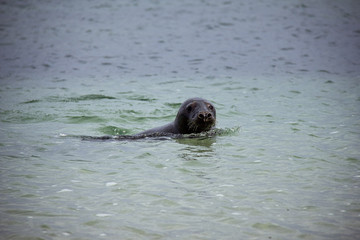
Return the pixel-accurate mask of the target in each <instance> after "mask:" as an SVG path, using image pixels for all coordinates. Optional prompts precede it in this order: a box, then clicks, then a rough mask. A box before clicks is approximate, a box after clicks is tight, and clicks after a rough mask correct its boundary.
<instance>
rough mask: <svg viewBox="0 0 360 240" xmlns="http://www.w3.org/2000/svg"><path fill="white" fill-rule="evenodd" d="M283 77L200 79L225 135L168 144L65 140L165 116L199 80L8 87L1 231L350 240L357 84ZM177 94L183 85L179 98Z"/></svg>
mask: <svg viewBox="0 0 360 240" xmlns="http://www.w3.org/2000/svg"><path fill="white" fill-rule="evenodd" d="M277 81H279V80H278V79H277V80H271V79H262V80H260V79H236V80H224V79H216V80H209V79H203V80H201V79H199V80H198V81H197V84H200V85H206V87H205V88H204V90H205V94H204V95H202V97H205V98H208V99H211V100H212V101H213V103H214V105H215V106H216V108H217V115H218V117H217V127H218V128H220V129H225V130H226V131H227V133H225V134H222V135H220V136H217V137H214V138H205V139H177V140H176V139H173V140H160V141H159V140H152V139H147V140H138V141H82V140H81V139H79V138H72V137H63V134H75V135H76V134H78V135H92V136H101V135H106V134H119V133H126V134H133V133H136V132H138V131H141V130H144V129H147V128H151V127H154V126H158V125H161V124H163V123H166V122H169V121H171V120H172V119H173V118H174V116H175V114H176V111H177V109H178V107H179V104H180V103H181V102H182V101H183V100H184V99H186V98H187V97H190V96H197V95H198V89H197V88H194V87H193V82H188V81H173V82H171V81H168V80H166V81H162V80H152V81H151V82H146V81H144V80H142V81H135V80H132V81H128V82H126V81H124V82H123V84H116V86H115V84H114V85H112V84H110V83H111V82H110V81H109V82H108V83H109V84H107V85H106V84H105V85H101V86H99V84H97V83H96V82H95V81H91V80H88V79H84V80H83V81H80V80H79V81H78V84H77V86H75V85H73V84H71V83H72V81H63V82H60V83H59V82H56V81H50V82H49V83H48V85H47V86H46V87H41V86H35V85H36V84H35V83H34V87H33V88H31V89H29V88H27V87H18V86H13V83H8V84H4V85H3V86H2V87H1V95H2V99H3V100H6V103H5V102H2V104H1V105H2V106H1V146H0V149H1V209H0V210H1V229H2V230H1V231H2V235H3V236H4V237H5V238H10V239H11V238H14V239H18V238H21V237H24V238H29V239H31V238H32V237H39V238H44V239H48V238H55V239H58V238H60V239H61V238H70V239H79V238H80V239H94V238H101V237H104V238H109V239H113V238H118V237H121V238H123V239H135V238H136V239H139V238H140V239H141V238H144V239H149V238H150V239H162V238H167V239H172V238H180V239H189V238H190V239H219V238H225V239H234V238H236V239H238V238H240V239H258V238H270V237H271V238H273V239H284V238H286V239H295V238H299V239H314V238H316V239H329V238H330V239H337V238H340V239H353V237H354V236H356V235H357V234H359V230H358V229H359V228H358V226H359V217H360V216H359V209H360V208H359V207H360V206H359V204H360V202H359V188H358V187H359V185H358V183H359V178H360V168H359V150H358V149H359V148H358V147H359V145H358V143H359V121H358V119H359V108H358V106H359V94H358V93H359V92H360V91H359V90H360V89H359V86H358V84H357V83H355V82H351V81H345V80H342V81H341V80H339V81H338V82H334V81H331V82H329V81H327V80H324V79H313V80H306V79H289V80H286V79H282V80H281V82H282V84H281V85H276V84H275V83H276V82H277ZM37 82H38V80H37ZM82 82H83V83H85V82H86V86H84V84H82ZM115 82H116V80H114V82H113V83H115ZM67 84H71V88H70V87H68V86H67ZM144 84H146V90H141V87H140V86H144ZM132 89H138V90H137V91H136V92H134V91H133V90H132ZM171 89H182V90H180V94H177V97H174V96H173V97H172V96H169V94H168V92H169V91H171ZM105 93H106V94H105Z"/></svg>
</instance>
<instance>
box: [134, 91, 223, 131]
mask: <svg viewBox="0 0 360 240" xmlns="http://www.w3.org/2000/svg"><path fill="white" fill-rule="evenodd" d="M215 123H216V110H215V107H214V105H212V104H211V103H210V102H209V101H208V100H205V99H202V98H190V99H188V100H186V101H185V102H184V103H183V104H181V106H180V109H179V111H178V113H177V115H176V118H175V120H174V121H173V122H171V123H168V124H166V125H164V126H161V127H156V128H152V129H149V130H146V131H143V132H141V133H138V134H136V135H135V136H139V135H150V134H154V133H157V134H164V135H166V134H169V133H170V134H190V133H201V132H206V131H209V130H210V129H212V128H213V127H214V126H215Z"/></svg>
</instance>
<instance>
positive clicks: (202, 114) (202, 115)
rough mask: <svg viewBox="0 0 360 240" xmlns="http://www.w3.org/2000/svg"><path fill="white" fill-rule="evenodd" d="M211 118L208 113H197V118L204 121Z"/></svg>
mask: <svg viewBox="0 0 360 240" xmlns="http://www.w3.org/2000/svg"><path fill="white" fill-rule="evenodd" d="M211 117H212V114H211V113H210V112H199V114H198V118H199V119H201V120H203V121H206V120H208V119H210V118H211Z"/></svg>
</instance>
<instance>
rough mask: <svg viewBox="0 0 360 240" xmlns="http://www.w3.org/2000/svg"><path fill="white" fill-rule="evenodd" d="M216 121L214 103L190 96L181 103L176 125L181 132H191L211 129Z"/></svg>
mask: <svg viewBox="0 0 360 240" xmlns="http://www.w3.org/2000/svg"><path fill="white" fill-rule="evenodd" d="M215 123H216V110H215V107H214V105H213V104H211V103H210V102H209V101H207V100H205V99H202V98H190V99H188V100H186V101H185V102H184V103H183V104H181V106H180V109H179V111H178V113H177V116H176V119H175V121H174V126H175V128H176V129H177V130H178V132H179V133H180V134H190V133H201V132H205V131H209V130H210V129H211V128H213V127H214V126H215Z"/></svg>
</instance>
